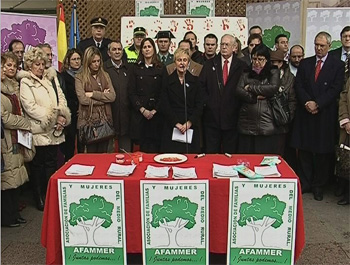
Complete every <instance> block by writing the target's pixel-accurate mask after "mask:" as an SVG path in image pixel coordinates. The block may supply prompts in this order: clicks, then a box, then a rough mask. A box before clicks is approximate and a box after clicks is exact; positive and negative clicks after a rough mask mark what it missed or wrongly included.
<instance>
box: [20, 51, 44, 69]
mask: <svg viewBox="0 0 350 265" xmlns="http://www.w3.org/2000/svg"><path fill="white" fill-rule="evenodd" d="M37 60H44V62H45V65H46V64H47V56H46V53H45V52H44V51H43V50H42V49H40V48H38V47H34V48H32V49H30V50H28V51H27V52H26V53H25V54H24V60H23V62H24V69H25V70H28V69H29V68H30V67H31V66H32V64H33V63H34V62H35V61H37Z"/></svg>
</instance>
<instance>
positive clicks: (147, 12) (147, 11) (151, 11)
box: [140, 6, 159, 17]
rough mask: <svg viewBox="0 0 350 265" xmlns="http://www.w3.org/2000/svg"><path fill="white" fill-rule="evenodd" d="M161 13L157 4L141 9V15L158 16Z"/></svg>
mask: <svg viewBox="0 0 350 265" xmlns="http://www.w3.org/2000/svg"><path fill="white" fill-rule="evenodd" d="M158 14H159V9H158V8H156V7H155V6H149V7H146V8H145V9H143V10H141V11H140V16H141V17H157V16H158Z"/></svg>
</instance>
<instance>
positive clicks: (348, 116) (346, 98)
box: [339, 79, 350, 144]
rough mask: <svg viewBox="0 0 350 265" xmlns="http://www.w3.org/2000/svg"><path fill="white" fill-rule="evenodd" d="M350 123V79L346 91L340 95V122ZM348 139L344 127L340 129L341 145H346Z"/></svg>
mask: <svg viewBox="0 0 350 265" xmlns="http://www.w3.org/2000/svg"><path fill="white" fill-rule="evenodd" d="M346 120H347V121H348V122H350V79H348V81H347V82H346V85H345V89H344V90H343V91H342V92H341V93H340V99H339V122H340V124H342V122H343V121H346ZM345 138H346V131H345V129H344V126H341V127H340V136H339V143H340V144H341V143H344V141H345Z"/></svg>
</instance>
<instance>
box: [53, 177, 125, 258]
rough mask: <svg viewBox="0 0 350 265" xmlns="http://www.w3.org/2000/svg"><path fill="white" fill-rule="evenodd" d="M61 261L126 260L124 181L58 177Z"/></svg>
mask: <svg viewBox="0 0 350 265" xmlns="http://www.w3.org/2000/svg"><path fill="white" fill-rule="evenodd" d="M58 194H59V209H60V219H61V220H60V221H61V238H62V260H63V264H79V265H81V264H123V265H125V264H126V243H125V211H124V182H123V181H122V180H113V181H109V180H77V179H70V180H62V179H59V180H58Z"/></svg>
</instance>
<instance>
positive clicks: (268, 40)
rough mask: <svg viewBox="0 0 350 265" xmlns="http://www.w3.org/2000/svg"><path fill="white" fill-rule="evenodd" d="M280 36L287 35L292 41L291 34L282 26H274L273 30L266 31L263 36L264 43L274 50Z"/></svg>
mask: <svg viewBox="0 0 350 265" xmlns="http://www.w3.org/2000/svg"><path fill="white" fill-rule="evenodd" d="M279 34H285V35H286V36H287V37H288V39H290V32H289V31H286V30H285V29H284V28H283V27H282V26H277V25H274V26H273V27H272V28H271V29H265V30H264V34H263V43H264V44H265V45H266V46H267V47H269V48H270V49H272V48H273V47H274V46H275V38H276V36H277V35H279Z"/></svg>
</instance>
